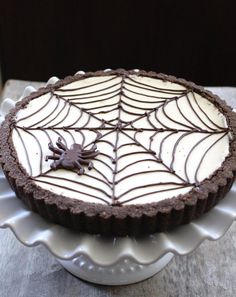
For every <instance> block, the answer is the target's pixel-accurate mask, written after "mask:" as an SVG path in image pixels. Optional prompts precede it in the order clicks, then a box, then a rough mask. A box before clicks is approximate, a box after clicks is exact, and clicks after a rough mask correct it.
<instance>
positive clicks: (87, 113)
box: [14, 74, 230, 205]
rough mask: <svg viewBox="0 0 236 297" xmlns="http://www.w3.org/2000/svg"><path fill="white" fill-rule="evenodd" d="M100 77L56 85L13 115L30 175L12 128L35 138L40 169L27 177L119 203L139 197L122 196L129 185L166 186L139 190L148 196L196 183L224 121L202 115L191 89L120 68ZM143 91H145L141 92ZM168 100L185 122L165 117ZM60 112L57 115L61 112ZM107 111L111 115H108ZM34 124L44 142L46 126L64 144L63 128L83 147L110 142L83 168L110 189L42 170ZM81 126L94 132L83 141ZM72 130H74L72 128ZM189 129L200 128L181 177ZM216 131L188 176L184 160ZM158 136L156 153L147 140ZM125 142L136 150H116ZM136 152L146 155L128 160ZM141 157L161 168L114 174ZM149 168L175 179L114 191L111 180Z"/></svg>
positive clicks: (117, 182) (116, 181)
mask: <svg viewBox="0 0 236 297" xmlns="http://www.w3.org/2000/svg"><path fill="white" fill-rule="evenodd" d="M106 78H107V77H106ZM106 78H105V79H104V80H102V81H99V82H97V83H91V84H89V85H85V86H81V87H77V88H68V89H66V88H57V89H56V90H54V91H51V94H50V97H49V99H47V100H46V102H45V103H44V104H43V106H41V107H39V108H38V109H37V110H36V111H34V112H33V113H32V114H30V115H27V116H25V117H23V118H20V119H17V120H16V124H15V127H14V129H15V130H16V132H17V134H18V136H19V138H20V141H21V143H22V145H23V148H24V154H25V155H26V160H27V163H28V167H29V171H30V174H31V175H32V166H31V163H30V159H29V152H28V150H27V147H26V145H25V143H24V141H23V137H22V136H21V134H20V132H19V131H18V129H22V130H24V131H25V132H26V133H29V134H30V135H31V136H32V137H33V138H34V139H35V141H36V143H37V145H38V146H39V147H40V148H39V150H40V166H39V167H40V170H39V171H40V172H39V174H38V175H37V176H34V177H31V178H32V179H34V180H35V181H37V182H41V183H45V184H46V183H48V184H49V185H53V186H55V187H59V188H62V189H65V190H70V191H72V192H77V193H79V194H84V195H88V196H90V197H93V198H96V199H98V200H100V201H102V202H104V203H106V204H110V205H121V204H125V203H128V202H130V201H133V200H136V199H139V198H141V197H142V196H143V194H142V195H137V196H134V197H131V198H127V199H123V198H125V196H126V195H127V194H128V193H132V191H135V190H138V189H141V188H147V189H150V190H151V189H152V188H153V187H154V188H155V187H157V188H158V187H160V186H168V189H162V190H160V189H159V190H158V189H156V190H154V191H151V192H145V196H148V195H151V194H156V193H161V192H166V191H174V190H179V189H182V188H187V187H195V186H197V184H198V182H199V180H198V173H199V170H200V168H201V165H202V163H203V161H204V159H205V156H206V155H207V153H208V152H209V151H210V150H211V149H212V148H213V147H214V146H215V145H216V144H217V143H218V142H219V141H221V140H222V139H223V138H224V137H226V136H227V135H228V134H229V132H230V129H229V128H225V127H220V126H219V125H218V124H217V123H215V122H214V121H213V120H212V119H211V118H210V117H209V116H208V114H207V113H206V112H205V111H204V110H203V108H202V107H201V105H200V103H199V102H198V100H197V99H196V96H195V94H194V92H193V91H192V90H188V89H180V90H179V89H167V88H160V87H156V86H153V85H149V84H147V83H143V82H140V81H138V80H135V79H134V76H132V77H131V76H129V75H126V74H125V75H123V74H122V75H120V74H118V75H115V76H112V77H110V78H108V79H106ZM117 80H118V82H117ZM111 81H114V83H112V84H110V82H111ZM107 84H108V85H107ZM94 86H98V89H96V90H91V89H90V88H91V87H94ZM117 86H119V88H117ZM133 88H134V89H133ZM81 90H86V91H85V92H80V91H81ZM146 91H148V92H146ZM69 92H72V93H71V94H68V93H69ZM145 92H146V93H147V94H145ZM190 94H191V95H192V98H191V99H190V96H189V95H190ZM134 95H139V96H143V97H144V99H141V98H140V97H138V99H137V98H133V96H134ZM162 95H163V96H162ZM167 95H168V96H167ZM116 97H117V99H116ZM134 97H135V96H134ZM146 98H152V99H153V100H150V99H149V100H146ZM35 99H37V98H34V99H33V100H35ZM52 100H57V103H56V106H54V108H53V110H51V111H50V112H49V113H48V112H47V113H45V114H46V116H44V117H43V118H41V119H40V120H39V121H37V122H36V123H34V124H31V125H30V126H28V127H26V126H24V125H23V123H24V120H27V119H29V118H31V117H34V116H35V115H36V114H37V113H40V112H43V111H44V110H45V111H46V110H47V107H48V105H49V103H50V102H52ZM114 100H115V102H114ZM180 100H184V101H185V104H187V105H188V107H189V108H190V110H191V111H192V113H193V114H194V115H195V118H196V119H198V121H199V123H201V124H202V125H203V127H201V126H199V124H196V123H195V122H194V119H193V120H190V119H189V118H188V117H187V116H186V115H185V114H184V112H183V111H182V110H181V108H180V105H179V104H180ZM61 101H64V103H63V105H62V107H61V105H60V102H61ZM102 102H106V103H105V104H104V105H103V106H102V105H101V103H102ZM171 102H173V104H175V105H176V108H177V111H178V113H179V115H180V116H181V117H182V119H184V120H185V121H186V122H185V123H184V122H183V121H181V120H179V119H177V118H173V117H171V116H170V115H169V114H168V105H169V104H170V103H171ZM139 103H140V104H145V105H146V106H145V107H144V108H142V107H141V106H139V105H138V104H139ZM193 103H194V105H193ZM96 104H100V105H99V106H94V105H96ZM66 108H67V109H66ZM75 109H76V112H77V114H78V117H77V118H76V119H75V120H73V122H72V123H70V124H68V125H66V126H65V125H64V126H62V127H60V126H59V125H63V122H65V121H67V119H69V118H70V115H71V113H72V112H73V113H75ZM196 109H197V110H198V111H197V110H196ZM115 111H117V116H113V114H112V112H115ZM199 112H200V113H201V117H200V116H199ZM160 113H161V114H162V117H163V120H161V118H160V116H159V115H160ZM62 114H63V116H62V117H61V115H62ZM108 115H109V120H107V119H106V116H108ZM110 115H111V116H112V118H111V116H110ZM127 115H129V116H130V118H131V119H132V120H127V118H126V116H127ZM49 117H50V119H49V120H48V121H47V122H45V121H46V119H47V118H49ZM59 117H60V120H58V121H57V122H55V120H56V119H57V118H59ZM144 119H145V122H146V124H148V126H146V125H145V127H142V128H140V127H138V128H136V125H137V124H139V123H138V122H139V121H141V120H144ZM196 119H195V120H196ZM81 120H83V122H84V124H83V125H82V126H81V125H79V123H80V122H81ZM92 120H96V121H97V123H98V126H92V123H93V122H92ZM166 120H167V122H168V123H170V124H168V125H167V124H166V123H165V121H166ZM53 121H54V124H53ZM208 122H209V123H211V125H213V126H214V128H213V127H211V126H210V125H208ZM19 123H21V125H22V126H21V125H19ZM172 123H173V124H177V125H179V126H180V128H173V127H171V124H172ZM39 124H43V125H41V126H38V125H39ZM159 125H160V126H159ZM181 127H182V128H181ZM37 130H39V131H43V132H44V133H45V134H46V135H47V138H48V140H49V142H50V143H52V138H51V136H50V134H49V131H50V133H54V134H56V135H57V136H59V137H60V138H61V139H62V141H63V142H64V144H65V145H66V146H68V144H69V142H68V143H67V138H66V137H64V136H65V133H66V134H68V135H70V137H71V140H72V143H73V142H74V143H76V140H77V137H78V135H77V134H76V133H78V134H80V135H81V138H82V142H80V143H81V145H82V146H83V147H84V148H86V147H90V146H91V145H93V144H95V143H97V144H99V143H105V144H107V145H110V146H111V148H112V152H113V156H112V155H110V154H108V153H107V151H101V152H100V154H99V155H98V156H97V157H96V159H95V166H94V168H93V170H92V171H91V174H90V173H89V174H88V173H85V174H84V175H85V176H87V177H88V178H89V180H90V179H91V180H93V179H95V180H97V181H99V182H101V183H102V184H104V185H106V186H107V187H108V188H109V189H110V192H109V193H108V192H107V191H104V190H103V189H100V188H98V187H96V186H94V185H93V184H91V183H89V182H88V183H83V182H79V181H73V180H71V179H67V178H64V177H58V176H52V175H49V174H50V172H51V170H47V171H46V172H42V168H43V166H42V165H43V164H42V162H43V149H42V144H41V143H40V142H39V140H38V139H37V136H35V135H34V134H33V133H32V132H33V131H37ZM30 131H32V132H30ZM86 131H93V132H94V133H95V136H94V138H93V139H92V140H91V141H90V142H89V143H85V141H86ZM144 131H150V132H153V133H151V136H150V137H149V140H148V141H147V144H143V143H142V142H140V141H138V139H139V138H140V139H142V133H143V132H144ZM74 132H76V133H75V134H74ZM128 132H132V133H133V134H131V135H130V134H129V133H128ZM167 132H168V134H167V135H165V136H164V137H162V134H163V133H167ZM113 133H114V134H115V141H114V142H112V141H110V140H109V139H107V138H106V137H107V136H108V135H109V134H113ZM192 133H202V134H203V135H204V137H203V138H202V139H200V140H199V141H198V142H197V143H195V144H194V145H193V146H192V147H191V149H190V150H189V152H188V154H187V157H186V159H185V160H184V163H183V167H184V177H182V176H180V175H179V174H177V173H176V172H175V157H176V151H177V148H178V146H179V143H180V142H181V141H182V139H183V138H185V137H188V136H189V135H191V134H192ZM175 134H177V136H178V137H177V140H176V141H175V143H174V146H173V148H172V151H171V162H170V166H168V165H167V164H165V162H164V161H163V150H164V144H165V142H166V141H167V140H168V138H169V137H171V136H172V135H175ZM217 134H218V135H219V136H220V137H219V138H218V139H217V140H216V141H214V142H213V143H212V144H211V145H210V146H209V147H208V148H207V149H206V151H204V152H203V155H202V156H201V159H200V161H199V162H198V164H197V169H196V172H195V176H194V182H191V181H190V177H189V174H188V170H187V167H188V162H189V160H190V158H191V156H192V155H193V152H194V151H195V149H196V148H197V147H198V146H199V145H200V144H201V143H202V142H203V141H204V140H206V139H208V138H209V139H210V137H211V136H212V135H217ZM221 134H222V135H221ZM63 135H64V136H63ZM121 136H122V137H125V138H124V139H125V140H122V139H123V138H121ZM158 137H162V139H161V141H160V143H159V152H158V155H157V154H156V153H157V152H156V151H153V150H152V144H153V141H154V139H156V138H158ZM46 145H48V144H46ZM127 146H135V147H138V148H139V149H138V150H137V151H133V152H129V153H123V154H119V150H120V149H121V148H123V147H127ZM154 149H155V148H154ZM156 150H157V149H156ZM136 154H137V155H138V156H141V155H144V156H145V155H149V158H145V159H139V160H134V161H132V162H130V161H129V157H130V156H132V155H136ZM104 158H105V159H104ZM121 159H123V160H124V161H125V160H127V164H125V166H123V167H122V168H119V164H120V162H119V161H120V160H121ZM145 162H153V164H154V165H155V164H159V166H161V168H158V169H149V170H147V169H141V167H140V166H139V167H138V169H139V170H141V171H137V169H136V171H134V169H132V171H131V173H130V174H127V175H124V176H122V177H120V178H119V177H118V174H119V173H122V172H125V170H126V169H128V168H130V170H131V168H132V166H136V165H137V164H142V163H145ZM99 163H101V164H102V165H103V166H105V167H106V168H107V170H109V171H110V172H111V177H112V180H110V179H109V177H108V176H107V175H106V174H105V173H104V172H102V170H100V168H99V166H98V165H99ZM93 171H94V172H96V173H97V174H98V176H99V177H98V176H94V175H93V174H92V173H93ZM150 173H151V174H154V173H169V174H170V176H172V177H175V178H177V179H178V180H179V182H173V181H168V182H166V183H164V182H160V183H149V184H144V185H140V186H137V187H133V188H128V189H127V190H126V191H124V192H123V193H122V194H119V195H117V193H116V187H117V185H120V184H122V182H128V181H129V179H132V178H133V177H135V176H139V175H142V174H150ZM41 177H43V178H49V179H55V180H60V181H62V180H64V181H66V182H68V183H69V182H71V183H74V184H78V186H79V184H80V185H82V186H83V187H85V188H86V187H87V188H91V189H93V190H95V191H97V192H98V193H100V194H103V195H105V196H106V197H108V198H109V201H110V202H108V201H107V200H106V199H103V198H102V197H100V195H99V197H97V196H96V195H92V194H89V193H87V192H86V191H85V192H83V191H80V190H77V189H76V190H75V189H71V188H69V187H67V186H66V185H61V184H57V183H53V182H50V181H46V180H40V178H41ZM127 185H128V183H127ZM172 186H173V187H172ZM120 198H122V202H121V201H120Z"/></svg>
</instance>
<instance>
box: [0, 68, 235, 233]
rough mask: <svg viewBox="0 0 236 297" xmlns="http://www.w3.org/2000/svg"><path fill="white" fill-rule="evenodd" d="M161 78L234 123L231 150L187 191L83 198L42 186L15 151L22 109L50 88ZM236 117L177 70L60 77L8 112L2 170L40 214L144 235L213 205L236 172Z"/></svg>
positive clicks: (81, 226)
mask: <svg viewBox="0 0 236 297" xmlns="http://www.w3.org/2000/svg"><path fill="white" fill-rule="evenodd" d="M130 74H135V75H138V76H146V77H151V78H158V79H162V80H166V81H170V82H173V83H178V84H181V85H183V86H184V87H186V88H188V89H191V90H193V91H194V92H196V93H198V94H200V95H202V96H203V97H205V98H206V99H208V100H209V101H210V102H212V103H213V104H214V105H215V106H216V107H217V108H218V109H219V111H220V112H221V113H222V114H223V115H224V116H225V117H226V120H227V124H228V127H229V128H230V133H231V136H232V137H231V141H230V144H229V155H228V156H227V157H226V159H225V161H224V162H223V163H222V165H221V167H220V168H219V169H218V170H216V171H215V172H214V173H213V174H212V175H211V177H210V178H209V179H205V180H203V181H201V182H200V183H199V185H198V186H197V187H194V188H193V189H192V190H191V191H190V192H188V193H187V194H184V195H178V196H176V197H173V198H170V199H165V200H163V201H160V202H153V203H147V204H137V205H136V204H132V205H120V206H112V205H104V204H99V203H89V202H84V201H82V200H78V199H72V198H68V197H65V196H60V195H57V194H54V193H52V192H51V191H48V190H44V189H43V188H41V187H39V186H38V185H37V184H36V183H35V182H34V181H33V180H32V178H31V176H29V174H28V173H27V172H26V170H25V169H24V168H23V167H22V165H21V164H20V161H19V160H18V157H17V153H16V151H15V148H14V145H13V140H12V137H11V131H12V129H13V127H14V125H15V116H16V114H17V112H18V111H19V110H20V109H22V108H24V107H25V106H26V105H27V104H28V103H29V102H30V101H31V100H32V99H34V98H37V97H38V96H41V95H43V94H45V93H47V92H50V91H52V90H56V89H58V88H59V87H62V86H64V85H66V84H68V83H71V82H73V81H77V80H80V79H84V78H87V77H93V76H106V75H130ZM235 134H236V117H235V114H234V113H233V112H232V110H231V108H230V107H228V106H227V105H226V103H225V102H224V101H222V100H220V99H219V98H218V97H217V96H216V95H213V94H212V93H211V92H209V91H206V90H204V89H203V88H202V87H199V86H196V85H195V84H194V83H192V82H187V81H185V80H183V79H177V78H175V77H173V76H167V75H164V74H156V73H154V72H145V71H139V72H138V73H137V72H135V71H125V70H123V69H119V70H115V71H109V72H104V71H98V72H94V73H92V72H89V73H86V74H84V75H80V74H78V75H75V76H70V77H67V78H65V79H64V80H60V81H58V82H57V83H56V84H54V85H49V86H47V87H46V88H41V89H39V90H38V91H37V92H34V93H32V94H31V95H30V96H28V97H26V98H24V99H23V100H22V101H20V102H18V103H17V104H16V107H15V108H14V109H13V110H11V112H10V113H9V114H8V115H7V117H6V120H5V121H4V123H3V124H2V127H1V129H0V137H1V143H0V151H1V157H0V162H1V165H2V168H3V171H4V173H5V175H6V177H7V179H8V181H9V183H10V185H11V187H12V188H13V190H14V191H15V192H16V195H17V196H18V197H19V198H20V199H22V200H23V201H24V202H25V203H26V204H27V205H28V207H29V208H30V209H31V210H33V211H35V212H37V213H39V214H40V215H41V216H43V217H45V218H46V219H49V220H50V221H53V222H55V223H58V224H60V225H63V226H66V227H69V228H73V229H75V230H78V231H82V232H87V233H92V234H97V233H99V234H103V235H116V236H124V235H141V234H150V233H154V232H161V231H165V230H169V229H171V228H174V227H176V226H178V225H180V224H185V223H189V222H190V221H191V220H193V219H194V218H197V217H199V216H200V215H201V214H203V213H204V212H206V211H208V210H210V209H211V208H212V207H213V206H214V205H215V204H216V203H217V202H218V201H219V200H220V199H222V198H223V197H224V196H225V194H226V193H227V192H228V191H229V190H230V188H231V186H232V184H233V182H234V178H235V174H236V152H235V148H236V140H235V139H236V138H235Z"/></svg>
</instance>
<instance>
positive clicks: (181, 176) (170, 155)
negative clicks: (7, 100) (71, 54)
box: [0, 69, 236, 236]
mask: <svg viewBox="0 0 236 297" xmlns="http://www.w3.org/2000/svg"><path fill="white" fill-rule="evenodd" d="M235 133H236V118H235V115H234V113H233V112H232V110H231V108H230V107H228V106H227V105H226V103H225V102H224V101H222V100H221V99H219V98H218V97H217V96H216V95H213V94H212V93H211V92H209V91H207V90H205V89H203V88H202V87H199V86H197V85H195V84H194V83H192V82H187V81H185V80H183V79H177V78H175V77H173V76H168V75H165V74H157V73H155V72H145V71H141V70H140V71H139V70H132V71H126V70H123V69H118V70H115V71H112V70H109V71H97V72H88V73H85V74H76V75H74V76H70V77H67V78H65V79H63V80H59V81H58V82H57V83H55V84H51V85H48V86H46V87H45V88H41V89H39V90H38V91H36V92H34V93H32V94H31V95H30V96H28V97H26V98H24V99H22V100H21V101H19V102H18V103H17V104H16V106H15V108H13V109H12V110H11V111H10V113H9V114H8V115H7V116H6V119H5V121H4V122H3V124H2V126H1V129H0V137H1V144H0V151H1V157H0V161H1V165H2V169H3V171H4V173H5V175H6V177H7V179H8V181H9V183H10V185H11V187H12V189H13V190H14V191H15V193H16V195H17V196H18V198H20V199H22V200H23V201H24V202H25V204H26V205H27V206H28V207H29V208H30V209H31V210H33V211H35V212H37V213H38V214H40V215H41V216H43V217H44V218H46V219H48V220H50V221H53V222H55V223H58V224H60V225H63V226H66V227H69V228H73V229H75V230H78V231H82V232H87V233H91V234H102V235H113V236H114V235H115V236H124V235H139V234H150V233H154V232H161V231H166V230H169V229H171V228H174V227H176V226H178V225H181V224H185V223H189V222H191V221H192V220H193V219H195V218H197V217H199V216H200V215H202V214H203V213H205V212H206V211H208V210H209V209H211V208H212V207H213V206H214V205H215V204H216V203H217V202H218V201H219V200H220V199H222V198H223V197H224V196H225V194H226V193H227V192H228V191H229V190H230V187H231V186H232V183H233V181H234V177H235V170H236V152H235V148H236V142H235Z"/></svg>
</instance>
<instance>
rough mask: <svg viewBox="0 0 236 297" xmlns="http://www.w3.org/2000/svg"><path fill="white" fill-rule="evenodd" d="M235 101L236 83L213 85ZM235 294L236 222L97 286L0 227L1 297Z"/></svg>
mask: <svg viewBox="0 0 236 297" xmlns="http://www.w3.org/2000/svg"><path fill="white" fill-rule="evenodd" d="M27 85H32V86H34V87H36V88H38V87H40V86H42V85H44V84H43V83H39V82H26V81H19V80H9V81H7V82H6V84H5V86H4V89H3V92H2V99H4V98H7V97H10V98H12V99H16V98H18V97H19V96H20V95H21V93H22V91H23V89H24V88H25V87H26V86H27ZM211 90H213V91H214V92H215V93H217V94H219V95H220V96H221V97H222V98H223V99H225V100H227V101H228V103H230V104H231V105H232V106H234V107H236V88H232V87H214V88H211ZM15 296H16V297H39V296H40V297H44V296H45V297H46V296H50V297H54V296H55V297H61V296H63V297H64V296H66V297H67V296H69V297H75V296H76V297H77V296H81V297H88V296H89V297H95V296H96V297H97V296H98V297H108V296H109V297H112V296H122V297H123V296H124V297H132V296H134V297H139V296H148V297H154V296H155V297H156V296H158V297H175V296H176V297H179V296H181V297H195V296H196V297H207V296H210V297H218V296H221V297H231V296H236V223H233V225H232V226H231V227H230V229H229V230H228V231H227V233H226V234H225V235H224V236H223V237H222V238H221V239H219V240H217V241H216V242H212V241H204V242H203V243H202V244H201V245H200V246H199V247H198V248H197V249H196V250H195V251H194V252H192V253H191V254H189V255H187V256H175V257H174V259H173V260H172V261H171V262H170V263H169V264H168V265H167V267H166V268H165V269H164V270H163V271H161V272H160V273H159V274H157V275H155V276H154V277H152V278H150V279H148V280H146V281H143V282H141V283H138V284H134V285H129V286H119V287H111V286H99V285H94V284H90V283H86V282H84V281H81V280H79V279H77V278H75V277H74V276H72V275H71V274H69V273H68V272H66V270H65V269H64V268H63V267H62V266H61V265H60V264H58V263H57V261H56V260H55V259H54V257H53V256H52V255H51V254H50V253H49V252H48V251H47V249H46V248H45V247H43V246H37V247H33V248H28V247H25V246H23V245H22V244H21V243H20V242H19V241H18V240H17V239H16V238H15V237H14V235H13V234H12V232H11V231H10V230H7V229H0V297H15Z"/></svg>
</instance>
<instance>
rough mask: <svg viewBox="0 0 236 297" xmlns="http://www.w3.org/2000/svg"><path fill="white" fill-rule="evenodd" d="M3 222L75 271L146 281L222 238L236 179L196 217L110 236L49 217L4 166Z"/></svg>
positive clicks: (235, 212)
mask: <svg viewBox="0 0 236 297" xmlns="http://www.w3.org/2000/svg"><path fill="white" fill-rule="evenodd" d="M0 189H1V190H0V227H1V228H10V229H11V230H12V231H13V233H14V234H15V236H16V237H17V239H18V240H20V241H21V242H22V243H23V244H25V245H26V246H36V245H39V244H43V245H45V246H46V247H47V249H48V250H49V251H50V252H51V253H52V254H53V255H54V256H55V257H56V258H57V260H58V261H59V262H60V263H61V264H62V265H63V266H64V267H65V269H66V270H68V271H69V272H71V273H72V274H74V275H75V276H77V277H79V278H81V279H83V280H86V281H90V282H93V283H97V284H103V285H124V284H131V283H135V282H139V281H142V280H144V279H146V278H149V277H151V276H152V275H154V274H156V273H158V272H159V271H160V270H161V269H163V268H164V267H165V266H166V265H167V264H168V263H169V262H170V260H171V259H172V258H173V256H174V255H175V254H179V255H186V254H188V253H190V252H192V251H194V250H195V249H196V248H197V247H198V245H199V244H200V243H201V242H202V241H203V240H205V239H210V240H216V239H219V238H220V237H221V236H223V235H224V233H225V232H226V231H227V229H228V228H229V227H230V225H231V224H232V222H233V221H234V220H235V219H236V199H235V197H236V183H235V184H234V186H233V187H232V189H231V191H230V192H229V193H228V195H227V197H225V198H224V199H223V200H222V201H221V202H220V203H219V204H218V205H217V206H215V207H214V208H213V209H212V210H211V211H210V212H208V213H207V214H205V215H203V216H202V217H201V218H199V219H197V220H195V221H193V222H192V223H190V224H188V225H184V226H180V227H178V228H176V229H175V230H173V231H171V232H165V233H156V234H153V235H149V236H146V237H144V238H135V237H124V238H118V237H117V238H115V237H112V238H111V237H110V238H104V237H101V236H98V235H88V234H83V233H77V232H74V231H72V230H69V229H67V228H64V227H62V226H59V225H56V224H53V223H51V222H49V221H46V220H45V219H43V218H42V217H40V216H39V215H37V214H36V213H34V212H31V211H29V210H28V209H27V208H26V207H25V206H24V204H23V203H22V201H21V200H19V199H17V198H16V197H15V194H14V192H12V190H11V189H10V187H9V185H8V182H7V181H6V179H5V177H4V175H3V173H2V172H0Z"/></svg>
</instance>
